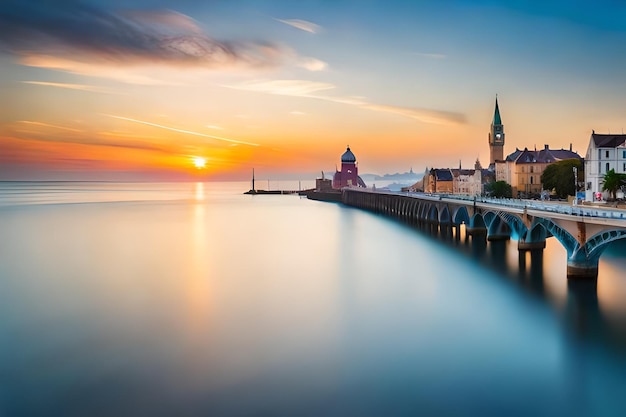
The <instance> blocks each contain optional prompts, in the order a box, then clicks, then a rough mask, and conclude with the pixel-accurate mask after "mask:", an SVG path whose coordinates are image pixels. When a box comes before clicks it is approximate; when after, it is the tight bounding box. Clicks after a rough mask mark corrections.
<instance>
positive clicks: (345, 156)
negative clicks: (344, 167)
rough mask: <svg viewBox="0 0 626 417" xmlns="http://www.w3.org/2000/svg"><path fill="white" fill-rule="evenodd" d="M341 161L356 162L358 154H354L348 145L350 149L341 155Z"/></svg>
mask: <svg viewBox="0 0 626 417" xmlns="http://www.w3.org/2000/svg"><path fill="white" fill-rule="evenodd" d="M341 162H356V156H354V154H353V153H352V151H351V150H350V147H349V146H348V149H346V151H345V152H344V154H343V155H341Z"/></svg>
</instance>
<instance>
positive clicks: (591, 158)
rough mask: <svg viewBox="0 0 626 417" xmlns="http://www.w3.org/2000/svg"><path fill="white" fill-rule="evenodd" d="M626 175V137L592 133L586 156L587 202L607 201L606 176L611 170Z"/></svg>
mask: <svg viewBox="0 0 626 417" xmlns="http://www.w3.org/2000/svg"><path fill="white" fill-rule="evenodd" d="M612 169H613V170H615V172H616V173H619V174H626V135H624V134H620V135H612V134H600V133H596V132H595V131H593V130H592V131H591V137H590V138H589V145H588V146H587V153H586V155H585V200H587V201H594V200H597V199H598V196H601V197H600V198H602V199H606V198H607V197H608V196H609V195H608V192H603V191H602V186H603V185H604V175H605V174H606V173H607V172H609V171H610V170H612Z"/></svg>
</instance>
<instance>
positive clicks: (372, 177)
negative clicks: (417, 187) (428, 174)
mask: <svg viewBox="0 0 626 417" xmlns="http://www.w3.org/2000/svg"><path fill="white" fill-rule="evenodd" d="M423 176H424V174H423V173H419V174H417V173H415V172H403V173H395V174H385V175H377V174H361V178H363V180H364V181H370V182H372V181H403V182H404V181H418V180H420V179H421V178H422V177H423Z"/></svg>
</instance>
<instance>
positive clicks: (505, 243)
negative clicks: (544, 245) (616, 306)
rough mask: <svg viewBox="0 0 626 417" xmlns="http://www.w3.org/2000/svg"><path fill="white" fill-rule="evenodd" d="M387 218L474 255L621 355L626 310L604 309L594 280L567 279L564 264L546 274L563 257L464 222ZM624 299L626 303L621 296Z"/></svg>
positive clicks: (574, 328)
mask: <svg viewBox="0 0 626 417" xmlns="http://www.w3.org/2000/svg"><path fill="white" fill-rule="evenodd" d="M386 218H387V219H389V218H388V217H386ZM392 221H398V222H400V223H403V224H404V225H405V226H406V227H408V228H410V229H412V230H414V231H415V232H416V233H419V234H421V235H425V236H427V237H429V238H430V239H432V240H433V241H434V242H436V243H438V244H441V245H445V246H447V247H449V248H453V249H454V250H455V252H458V253H459V254H462V255H463V256H466V257H469V258H471V259H473V260H475V261H476V262H477V263H478V264H479V265H480V266H481V267H483V268H486V269H488V270H491V271H493V272H496V274H493V275H495V276H497V277H501V278H502V279H504V280H506V281H507V282H510V283H512V284H514V285H516V286H518V287H519V288H520V289H522V290H523V291H524V292H525V293H528V294H530V295H531V296H532V297H536V298H538V299H540V300H541V301H542V302H545V303H546V304H548V305H549V306H550V307H551V308H552V309H553V310H554V311H555V313H556V314H558V315H559V316H560V318H561V319H562V321H563V323H564V325H565V328H566V330H567V331H568V333H569V334H570V335H572V337H574V338H577V339H579V340H581V341H585V342H588V343H592V344H597V345H601V346H605V347H607V348H608V349H610V350H612V351H614V353H617V354H619V355H620V356H621V357H623V358H626V309H621V311H619V312H615V311H611V312H610V313H607V312H606V311H605V309H603V308H602V303H601V301H600V299H599V298H598V281H597V280H572V279H568V278H567V277H566V274H565V269H564V268H563V273H562V277H561V276H556V277H553V276H552V275H550V276H547V275H546V274H547V273H549V272H553V271H552V269H551V268H547V265H548V264H550V263H554V262H562V263H563V265H564V264H565V259H562V260H560V259H559V260H557V259H553V258H549V259H548V258H546V255H545V253H544V251H542V250H536V251H519V252H518V250H517V241H515V240H495V241H487V239H486V237H485V236H479V237H472V236H469V235H467V234H466V233H465V227H464V226H462V227H461V228H460V230H458V229H455V228H451V227H448V228H439V227H436V226H434V225H428V224H420V225H416V224H414V223H409V222H406V221H403V220H400V219H393V220H392ZM611 250H612V251H613V252H614V253H616V254H617V256H620V257H623V254H624V253H626V242H623V241H622V242H616V244H614V247H613V248H612V249H610V250H609V251H611ZM514 252H517V253H518V255H517V259H516V260H515V259H513V258H515V257H514V256H512V254H513V253H514ZM620 278H624V279H626V277H620ZM560 279H562V280H564V281H565V282H564V283H563V284H562V285H566V289H565V290H564V291H563V293H561V294H556V293H557V292H558V291H554V290H553V288H551V285H549V283H550V282H551V281H559V282H560ZM624 285H626V284H624ZM623 302H624V303H626V300H623Z"/></svg>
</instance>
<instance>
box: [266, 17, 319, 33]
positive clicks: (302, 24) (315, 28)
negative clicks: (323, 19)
mask: <svg viewBox="0 0 626 417" xmlns="http://www.w3.org/2000/svg"><path fill="white" fill-rule="evenodd" d="M276 20H278V21H279V22H281V23H284V24H286V25H289V26H292V27H294V28H296V29H300V30H303V31H305V32H309V33H318V32H319V30H320V29H321V27H320V26H319V25H316V24H315V23H312V22H308V21H306V20H300V19H276Z"/></svg>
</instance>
